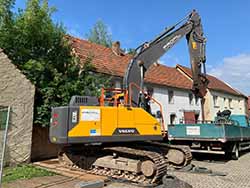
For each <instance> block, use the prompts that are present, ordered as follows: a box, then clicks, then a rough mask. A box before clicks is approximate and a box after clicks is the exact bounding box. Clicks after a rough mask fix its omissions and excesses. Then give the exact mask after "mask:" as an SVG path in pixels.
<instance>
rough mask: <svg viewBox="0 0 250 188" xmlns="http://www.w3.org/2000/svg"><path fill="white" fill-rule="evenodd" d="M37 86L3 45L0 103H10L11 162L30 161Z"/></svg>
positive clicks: (0, 55) (9, 148)
mask: <svg viewBox="0 0 250 188" xmlns="http://www.w3.org/2000/svg"><path fill="white" fill-rule="evenodd" d="M34 95H35V87H34V86H33V85H32V84H31V82H30V81H29V80H28V79H27V78H26V77H25V76H24V75H23V74H22V73H21V72H20V71H19V70H18V69H17V68H16V66H15V65H13V64H12V63H11V61H10V60H9V59H8V57H7V56H6V55H5V54H4V53H3V52H2V50H1V49H0V106H11V114H10V126H9V134H8V142H7V155H6V156H7V158H6V160H7V161H8V163H11V164H18V163H22V162H29V161H30V156H31V140H32V126H33V105H34Z"/></svg>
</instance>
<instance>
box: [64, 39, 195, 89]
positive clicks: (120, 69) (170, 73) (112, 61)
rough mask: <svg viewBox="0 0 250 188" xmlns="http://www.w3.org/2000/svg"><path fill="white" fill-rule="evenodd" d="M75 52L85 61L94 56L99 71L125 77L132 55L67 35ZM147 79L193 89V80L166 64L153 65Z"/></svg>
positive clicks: (94, 63)
mask: <svg viewBox="0 0 250 188" xmlns="http://www.w3.org/2000/svg"><path fill="white" fill-rule="evenodd" d="M67 38H68V39H69V41H70V43H71V45H72V47H73V49H74V52H75V53H76V54H77V56H78V57H79V58H80V60H81V62H84V60H86V58H87V57H89V56H92V57H93V59H92V64H93V65H94V67H95V69H96V71H97V72H100V73H105V74H110V75H113V76H119V77H123V76H124V73H125V70H126V69H127V66H128V63H129V62H130V60H131V59H132V56H131V55H128V54H126V55H123V56H117V55H115V54H114V53H113V51H112V49H111V48H107V47H104V46H101V45H98V44H95V43H91V42H89V41H86V40H83V39H79V38H75V37H72V36H67ZM145 81H146V82H148V83H153V84H159V85H165V86H170V87H176V88H182V89H191V88H192V82H191V81H190V80H188V79H187V78H186V77H185V76H184V75H183V74H181V73H180V72H179V71H177V70H176V68H173V67H167V66H165V65H159V66H151V67H150V68H149V70H148V71H147V72H146V75H145Z"/></svg>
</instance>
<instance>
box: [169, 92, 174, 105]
mask: <svg viewBox="0 0 250 188" xmlns="http://www.w3.org/2000/svg"><path fill="white" fill-rule="evenodd" d="M168 103H169V104H174V91H172V90H168Z"/></svg>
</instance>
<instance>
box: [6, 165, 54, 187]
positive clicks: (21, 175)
mask: <svg viewBox="0 0 250 188" xmlns="http://www.w3.org/2000/svg"><path fill="white" fill-rule="evenodd" d="M53 175H55V173H54V172H50V171H48V170H45V169H41V168H38V167H35V166H33V165H29V164H28V165H19V166H16V167H6V168H4V170H3V182H5V183H8V182H11V181H15V180H19V179H30V178H34V177H42V176H53Z"/></svg>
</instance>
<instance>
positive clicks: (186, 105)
mask: <svg viewBox="0 0 250 188" xmlns="http://www.w3.org/2000/svg"><path fill="white" fill-rule="evenodd" d="M153 88H154V92H153V98H155V99H156V100H157V101H158V102H160V103H161V105H162V108H163V115H164V120H165V126H166V125H168V124H170V115H171V114H175V115H176V118H175V122H174V123H180V121H181V120H183V119H184V111H197V112H198V113H199V112H200V110H201V105H200V100H199V101H198V102H197V104H196V103H195V99H193V100H194V102H193V104H190V102H189V93H190V91H188V90H180V89H172V88H167V87H161V88H160V87H159V86H158V87H153ZM168 90H172V91H174V102H173V104H169V102H168V97H169V96H168ZM151 108H152V112H153V113H156V111H157V110H159V106H158V105H157V104H154V103H152V104H151ZM199 114H200V113H199ZM200 117H201V114H200V116H199V119H200ZM165 128H167V127H165Z"/></svg>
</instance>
